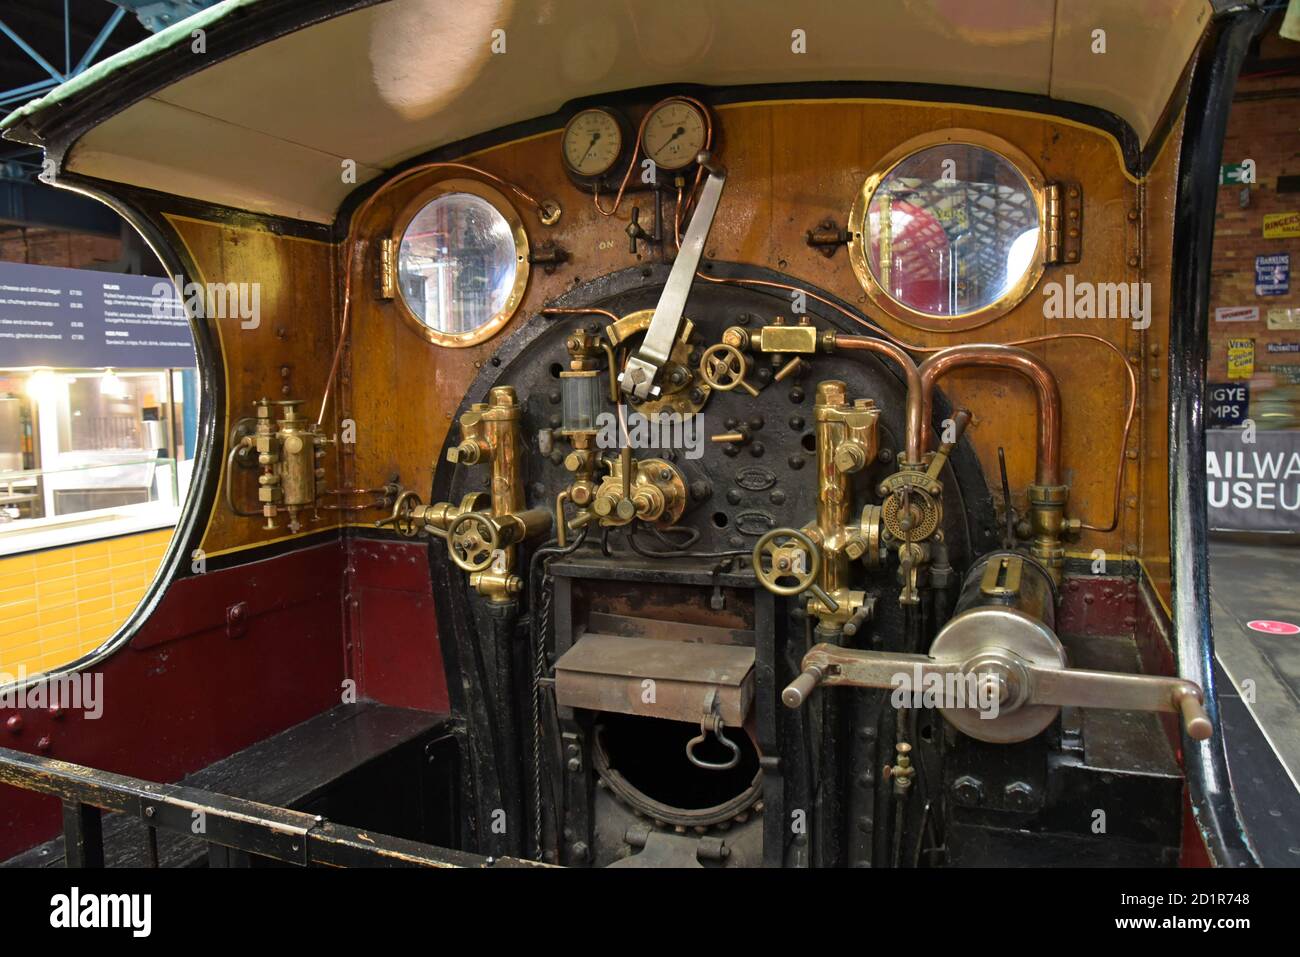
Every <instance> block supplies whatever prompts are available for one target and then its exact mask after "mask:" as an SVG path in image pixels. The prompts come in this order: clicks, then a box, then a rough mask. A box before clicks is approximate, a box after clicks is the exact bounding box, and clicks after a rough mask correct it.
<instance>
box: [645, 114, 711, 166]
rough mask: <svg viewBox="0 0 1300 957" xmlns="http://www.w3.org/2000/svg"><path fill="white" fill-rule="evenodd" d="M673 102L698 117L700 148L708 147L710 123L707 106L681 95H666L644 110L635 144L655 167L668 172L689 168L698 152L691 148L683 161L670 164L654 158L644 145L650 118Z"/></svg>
mask: <svg viewBox="0 0 1300 957" xmlns="http://www.w3.org/2000/svg"><path fill="white" fill-rule="evenodd" d="M673 103H680V104H681V105H682V106H684V107H686V108H687V109H688V110H690V111H691V112H692V113H694V114H696V115H697V116H698V117H699V118H700V127H701V129H702V131H703V139H702V140H701V142H700V150H703V149H706V148H707V147H708V142H709V127H710V125H711V124H712V120H711V118H710V116H709V114H708V112H707V110H708V108H707V107H703V106H701V105H700V104H697V103H693V102H691V101H690V100H688V99H686V98H685V97H681V96H670V97H667V98H666V99H663V100H660V101H659V102H658V103H656V104H654V105H653V106H652V107H650V109H649V110H647V111H646V114H645V117H644V118H643V119H642V123H641V132H640V138H639V140H638V143H637V145H638V146H639V147H640V148H641V152H642V153H644V154H645V155H646V158H647V159H650V160H652V161H653V162H654V164H655V166H656V167H658V168H659V169H661V170H664V171H665V172H668V173H679V172H681V171H682V170H684V169H689V168H690V167H691V166H693V165H694V164H695V157H696V156H697V155H698V154H699V150H693V151H692V152H691V153H690V154H689V158H688V159H686V160H685V161H684V162H682V163H680V164H678V165H676V166H670V165H668V164H666V163H661V162H660V161H659V160H657V159H655V157H654V156H653V155H651V153H650V148H649V147H648V146H647V145H646V142H645V134H646V132H647V131H648V129H649V126H650V120H651V118H652V117H653V116H654V115H655V114H656V113H658V112H659V111H660V110H663V109H665V108H667V107H668V106H669V105H670V104H673Z"/></svg>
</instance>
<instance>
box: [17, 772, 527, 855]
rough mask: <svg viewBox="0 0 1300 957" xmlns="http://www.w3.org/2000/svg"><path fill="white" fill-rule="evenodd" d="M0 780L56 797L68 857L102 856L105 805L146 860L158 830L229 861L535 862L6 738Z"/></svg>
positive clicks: (154, 849) (153, 852)
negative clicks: (49, 753)
mask: <svg viewBox="0 0 1300 957" xmlns="http://www.w3.org/2000/svg"><path fill="white" fill-rule="evenodd" d="M0 784H9V785H12V786H14V787H17V788H22V789H24V790H27V791H34V792H36V793H38V794H47V795H50V796H52V797H56V798H58V799H59V800H60V801H62V802H63V838H64V859H65V862H66V864H67V866H68V867H103V866H105V858H104V825H103V812H104V811H111V812H117V813H120V814H124V815H128V816H130V817H133V818H138V819H139V820H140V821H141V822H142V823H143V825H144V826H145V829H146V855H147V859H148V864H149V866H151V867H157V866H158V832H159V831H160V830H161V831H168V832H172V833H174V834H178V835H181V836H183V837H188V838H193V839H197V840H199V841H202V842H204V843H206V844H207V845H208V848H209V860H210V861H213V862H223V863H226V864H227V865H229V864H231V863H237V862H238V863H247V861H248V860H249V857H250V856H256V857H262V858H269V859H271V860H274V861H282V862H284V863H287V864H296V865H298V866H301V867H308V866H325V867H535V866H540V865H537V864H534V863H533V862H531V861H525V860H520V859H518V858H510V857H502V858H495V859H494V858H488V857H482V856H480V855H478V854H470V853H467V852H465V851H456V850H451V849H450V848H444V847H435V846H433V845H431V844H423V843H420V842H419V841H411V840H406V839H405V838H400V837H391V836H389V835H386V834H376V833H374V832H373V831H369V830H363V829H361V828H355V827H349V826H348V825H344V824H336V823H334V822H332V821H327V820H325V819H324V818H322V817H320V816H318V815H312V814H305V813H303V812H302V811H294V810H290V809H288V808H282V807H275V806H274V805H270V804H260V803H258V802H257V801H249V800H245V799H244V798H237V797H230V796H229V795H225V794H216V793H214V792H212V791H204V790H202V789H200V788H192V787H186V786H184V785H180V784H157V783H155V782H152V781H145V780H142V779H140V778H133V777H128V776H126V775H123V774H113V773H112V772H109V771H100V770H97V769H95V768H88V767H85V766H83V765H80V764H71V763H69V762H67V761H59V760H57V759H55V758H46V757H41V756H39V755H33V754H26V753H24V752H21V751H13V750H10V749H8V748H0Z"/></svg>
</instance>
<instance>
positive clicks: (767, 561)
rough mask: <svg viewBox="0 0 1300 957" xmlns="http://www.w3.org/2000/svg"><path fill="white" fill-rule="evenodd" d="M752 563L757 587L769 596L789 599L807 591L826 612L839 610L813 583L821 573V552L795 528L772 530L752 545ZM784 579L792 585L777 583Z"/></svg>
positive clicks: (830, 598) (818, 586) (832, 600)
mask: <svg viewBox="0 0 1300 957" xmlns="http://www.w3.org/2000/svg"><path fill="white" fill-rule="evenodd" d="M791 543H793V544H791ZM753 562H754V575H755V577H757V578H758V582H759V584H760V585H762V586H763V587H764V588H766V589H767V590H768V591H770V592H771V593H772V594H773V595H784V596H785V597H787V598H790V597H793V596H795V595H801V594H803V593H804V592H806V591H811V592H812V593H813V595H815V596H816V597H817V600H818V601H820V602H821V603H822V604H823V605H825V606H826V608H827V609H828V610H830V611H835V610H836V609H837V608H838V607H839V603H838V602H837V601H835V599H834V598H832V597H831V596H830V595H828V594H826V592H825V591H824V590H823V589H822V587H821V586H820V585H818V584H817V576H818V575H820V574H821V570H822V551H821V549H820V548H818V547H817V543H816V542H814V541H813V540H812V539H811V538H809V537H808V536H807V535H805V534H804V533H803V532H801V531H799V530H798V529H797V528H774V529H772V530H771V531H770V532H768V533H767V534H766V535H764V536H763V537H762V538H760V539H759V540H758V541H757V542H755V543H754V555H753ZM787 579H793V581H794V583H793V584H789V585H783V584H781V582H782V581H784V580H787Z"/></svg>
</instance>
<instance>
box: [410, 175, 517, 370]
mask: <svg viewBox="0 0 1300 957" xmlns="http://www.w3.org/2000/svg"><path fill="white" fill-rule="evenodd" d="M455 193H469V194H470V195H472V196H477V197H478V198H479V199H483V200H486V201H487V202H489V203H491V204H492V206H493V208H494V209H496V211H497V212H498V213H500V214H501V215H502V216H503V217H504V218H505V221H506V222H507V223H508V224H509V225H510V232H511V234H512V235H513V236H514V240H515V283H514V286H513V287H512V288H511V290H510V295H509V296H507V297H506V301H505V303H504V304H503V305H502V307H501V309H499V310H498V311H497V312H496V313H495V314H493V316H492V318H491V319H489V320H488V321H487V322H485V323H483V325H481V326H479V327H478V328H477V329H471V330H470V331H469V332H460V333H450V332H441V331H439V330H437V329H434V328H433V327H432V326H430V325H428V324H427V323H426V322H425V321H424V320H423V319H421V318H420V317H419V316H418V315H416V313H415V311H414V310H413V309H412V308H411V307H410V306H409V305H408V304H407V302H406V293H404V292H403V291H402V284H401V282H400V281H398V280H399V278H400V275H401V250H402V237H403V236H405V235H406V231H407V229H409V228H410V226H411V223H412V222H413V221H414V220H415V217H416V216H418V215H419V214H420V212H421V211H422V210H423V209H424V208H425V207H426V206H428V205H429V204H430V203H432V202H433V201H434V200H436V199H438V198H439V197H441V196H449V195H452V194H455ZM392 241H393V246H392V250H393V254H392V265H391V266H390V268H391V270H392V274H391V278H392V280H393V301H394V303H395V304H396V306H397V311H398V312H399V313H401V315H402V317H403V318H404V319H405V320H406V321H407V323H409V324H410V325H411V326H413V327H414V328H415V329H416V331H418V332H419V333H420V334H421V335H423V336H424V338H426V339H428V340H429V341H430V342H432V343H433V344H434V345H436V346H443V347H445V348H448V349H463V348H465V347H467V346H474V345H478V344H479V343H480V342H486V341H487V340H488V339H491V338H492V337H493V336H495V335H496V334H497V333H498V332H500V331H501V330H502V329H503V328H505V326H506V323H508V322H509V321H510V320H511V319H512V318H513V317H514V314H515V313H516V312H518V311H519V306H520V305H521V304H522V303H523V301H524V290H525V289H526V288H527V286H528V275H529V258H530V257H529V247H528V233H527V232H525V231H524V221H523V219H522V218H521V217H520V215H519V211H518V210H516V209H515V207H514V206H513V205H512V204H511V202H510V200H508V199H506V197H505V194H504V193H502V192H501V191H500V190H497V189H495V188H494V187H492V186H489V185H488V184H487V183H481V182H479V181H478V180H474V179H466V178H463V177H456V178H452V179H444V180H439V181H438V182H436V183H434V184H433V185H432V186H429V187H428V188H426V189H424V190H423V191H421V192H420V193H419V194H417V195H416V197H415V198H414V199H412V200H411V202H410V203H408V204H407V205H406V207H405V208H404V209H403V210H402V213H401V215H399V216H398V217H397V220H396V223H395V225H394V228H393V232H392Z"/></svg>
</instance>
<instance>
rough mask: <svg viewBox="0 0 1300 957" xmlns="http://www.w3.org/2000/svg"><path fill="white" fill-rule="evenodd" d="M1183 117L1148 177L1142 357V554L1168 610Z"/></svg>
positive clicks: (1144, 183)
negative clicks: (1147, 288)
mask: <svg viewBox="0 0 1300 957" xmlns="http://www.w3.org/2000/svg"><path fill="white" fill-rule="evenodd" d="M1182 141H1183V119H1182V118H1180V119H1179V121H1178V123H1177V124H1176V125H1175V128H1174V130H1173V131H1172V132H1171V133H1170V135H1169V138H1168V140H1167V141H1166V142H1165V145H1164V148H1163V149H1162V150H1161V151H1160V155H1159V156H1157V157H1156V160H1155V162H1154V163H1153V164H1152V167H1151V170H1150V172H1149V174H1148V175H1147V177H1146V179H1145V180H1144V181H1143V184H1142V190H1143V204H1142V205H1143V213H1144V219H1143V222H1144V229H1143V233H1144V235H1143V241H1144V246H1145V250H1144V254H1143V259H1144V262H1145V264H1146V269H1145V278H1146V280H1147V281H1148V282H1150V283H1151V290H1152V298H1153V300H1154V302H1155V308H1154V309H1153V315H1154V320H1153V322H1152V324H1151V328H1150V329H1148V330H1147V337H1146V350H1145V353H1144V355H1143V357H1142V367H1143V368H1142V371H1143V379H1142V382H1143V395H1142V405H1141V407H1140V410H1141V416H1142V444H1141V456H1142V459H1141V465H1142V490H1141V516H1142V528H1141V555H1142V562H1143V564H1144V565H1145V566H1146V568H1147V572H1148V573H1149V574H1150V576H1151V581H1152V584H1153V586H1154V587H1155V590H1156V594H1157V595H1159V596H1160V598H1161V599H1162V600H1163V601H1164V603H1165V607H1166V609H1168V608H1169V604H1170V601H1171V595H1170V582H1169V331H1170V318H1171V317H1170V315H1169V302H1170V297H1171V295H1172V291H1173V290H1172V287H1171V283H1172V281H1173V257H1172V255H1171V251H1172V249H1173V241H1174V211H1175V207H1176V204H1177V201H1178V200H1177V196H1178V160H1179V153H1180V149H1181V147H1182Z"/></svg>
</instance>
